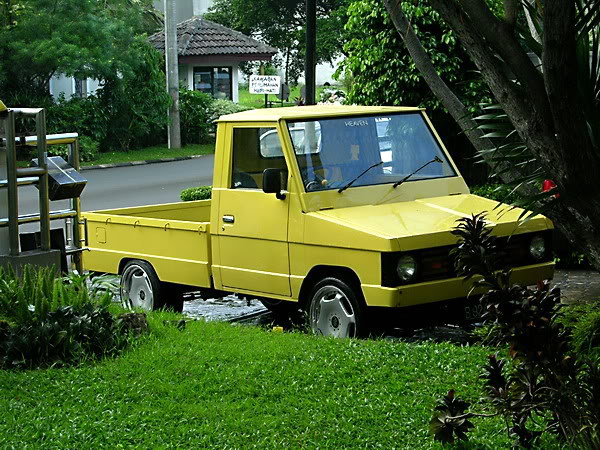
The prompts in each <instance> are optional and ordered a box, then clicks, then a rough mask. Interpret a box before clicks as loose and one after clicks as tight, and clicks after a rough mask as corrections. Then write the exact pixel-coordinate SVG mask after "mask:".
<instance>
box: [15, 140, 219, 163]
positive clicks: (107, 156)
mask: <svg viewBox="0 0 600 450" xmlns="http://www.w3.org/2000/svg"><path fill="white" fill-rule="evenodd" d="M214 151H215V145H214V143H210V144H190V145H186V146H185V147H182V148H178V149H169V148H168V147H167V144H164V145H155V146H152V147H146V148H140V149H137V150H129V151H122V152H106V153H99V154H98V157H97V158H95V159H93V160H91V161H82V162H81V165H82V166H96V165H98V164H118V163H126V162H133V161H147V160H157V159H163V158H180V157H182V156H195V155H208V154H210V153H214ZM28 166H29V159H27V160H24V161H17V167H28Z"/></svg>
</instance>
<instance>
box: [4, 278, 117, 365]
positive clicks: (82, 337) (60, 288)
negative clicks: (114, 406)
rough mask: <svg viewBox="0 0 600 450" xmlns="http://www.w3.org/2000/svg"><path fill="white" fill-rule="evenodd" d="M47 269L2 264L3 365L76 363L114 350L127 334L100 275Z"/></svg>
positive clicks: (109, 291)
mask: <svg viewBox="0 0 600 450" xmlns="http://www.w3.org/2000/svg"><path fill="white" fill-rule="evenodd" d="M55 275H56V273H55V272H54V270H52V269H48V268H33V267H32V266H25V267H24V268H23V274H22V276H17V275H16V274H15V272H14V271H13V270H12V269H4V268H0V316H2V317H3V318H4V319H5V320H4V321H2V322H1V323H0V338H1V339H0V367H1V368H32V367H44V366H57V365H70V364H77V363H79V362H81V361H83V360H85V359H96V358H99V357H102V356H104V355H110V354H114V353H115V352H118V351H119V350H121V349H122V348H124V347H125V346H126V345H127V341H128V337H127V334H126V333H124V332H123V331H122V329H121V325H120V323H119V321H118V320H117V319H115V318H114V317H113V316H112V314H110V312H109V311H108V307H109V305H110V303H111V300H112V293H111V290H110V289H108V288H109V287H111V286H107V280H106V278H105V277H98V278H97V279H95V280H94V281H93V282H92V283H91V285H89V286H88V277H87V276H81V275H78V274H71V275H69V276H67V277H62V278H55Z"/></svg>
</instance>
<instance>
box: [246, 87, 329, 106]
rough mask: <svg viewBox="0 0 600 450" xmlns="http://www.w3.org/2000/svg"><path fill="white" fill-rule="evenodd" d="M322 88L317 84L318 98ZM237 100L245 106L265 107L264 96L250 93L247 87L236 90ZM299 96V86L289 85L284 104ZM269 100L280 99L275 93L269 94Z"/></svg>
mask: <svg viewBox="0 0 600 450" xmlns="http://www.w3.org/2000/svg"><path fill="white" fill-rule="evenodd" d="M322 90H323V86H317V92H316V98H317V101H318V100H319V96H320V94H321V91H322ZM238 95H239V98H238V101H239V104H240V105H244V106H247V107H249V108H264V107H265V96H264V95H260V94H251V93H250V91H249V89H248V87H247V86H245V87H242V86H240V88H239V90H238ZM297 97H300V86H292V87H290V99H289V102H288V103H289V104H286V105H285V106H291V105H293V104H294V99H295V98H297ZM268 99H269V100H272V101H274V102H278V101H280V100H279V99H278V98H277V96H276V95H269V97H268ZM274 106H279V104H277V103H274Z"/></svg>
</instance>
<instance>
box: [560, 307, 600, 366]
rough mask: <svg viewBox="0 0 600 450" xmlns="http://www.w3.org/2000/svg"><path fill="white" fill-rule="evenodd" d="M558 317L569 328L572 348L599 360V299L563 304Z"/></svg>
mask: <svg viewBox="0 0 600 450" xmlns="http://www.w3.org/2000/svg"><path fill="white" fill-rule="evenodd" d="M562 313H563V314H562V317H560V318H559V320H560V321H561V323H563V324H564V325H565V326H566V327H567V328H569V329H570V332H571V334H572V337H573V338H572V339H573V349H574V350H575V352H576V353H577V354H579V355H587V356H589V357H590V358H598V359H599V360H600V300H595V301H592V302H589V303H577V304H572V305H568V306H565V307H564V308H563V309H562Z"/></svg>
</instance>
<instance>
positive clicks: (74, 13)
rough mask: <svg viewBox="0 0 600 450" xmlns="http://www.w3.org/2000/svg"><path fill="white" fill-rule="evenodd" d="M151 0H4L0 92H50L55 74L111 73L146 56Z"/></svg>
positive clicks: (0, 18) (100, 75) (120, 71)
mask: <svg viewBox="0 0 600 450" xmlns="http://www.w3.org/2000/svg"><path fill="white" fill-rule="evenodd" d="M149 3H150V1H149V0H107V1H102V2H98V1H95V0H0V95H2V96H3V97H5V98H6V97H7V96H8V97H10V98H13V97H15V96H18V94H19V93H26V94H27V95H28V96H29V97H32V96H34V97H40V96H42V97H43V96H47V95H49V82H50V79H51V78H52V76H53V75H54V74H57V73H63V74H65V75H68V76H76V77H80V78H88V77H89V78H95V79H100V80H104V79H108V78H112V77H114V76H116V75H117V74H126V73H128V72H130V71H131V69H132V67H134V66H135V65H136V64H137V63H136V61H137V60H138V59H139V58H140V57H143V55H140V54H139V53H136V52H135V51H132V49H136V48H139V47H140V46H139V45H135V44H136V42H140V41H144V40H145V36H143V35H142V33H143V32H144V31H146V29H147V26H148V19H147V15H146V14H145V7H147V6H148V5H149Z"/></svg>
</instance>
